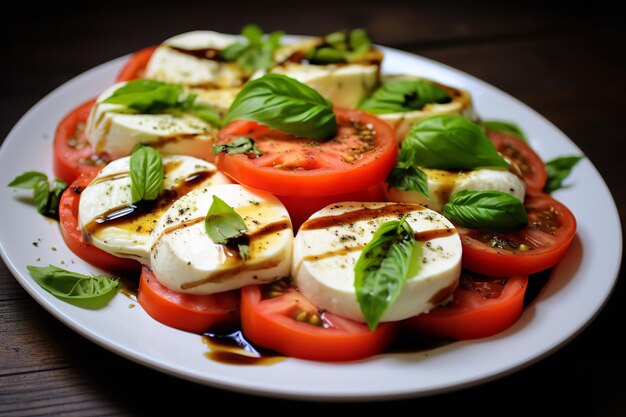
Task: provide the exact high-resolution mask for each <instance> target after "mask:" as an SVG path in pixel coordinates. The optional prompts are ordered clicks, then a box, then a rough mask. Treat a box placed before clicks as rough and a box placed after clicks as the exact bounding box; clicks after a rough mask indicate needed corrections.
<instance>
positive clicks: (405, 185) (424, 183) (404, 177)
mask: <svg viewBox="0 0 626 417" xmlns="http://www.w3.org/2000/svg"><path fill="white" fill-rule="evenodd" d="M387 184H389V186H390V187H393V188H397V189H398V190H404V191H417V192H418V193H421V194H423V195H424V196H425V197H428V196H429V193H428V177H427V176H426V173H425V172H424V171H422V170H421V169H419V168H418V167H415V166H410V167H406V168H399V167H397V166H396V167H394V168H393V169H392V170H391V172H390V173H389V175H388V176H387Z"/></svg>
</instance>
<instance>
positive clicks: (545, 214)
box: [457, 193, 576, 276]
mask: <svg viewBox="0 0 626 417" xmlns="http://www.w3.org/2000/svg"><path fill="white" fill-rule="evenodd" d="M524 206H525V207H526V212H527V213H528V226H527V227H526V228H525V229H523V230H521V231H519V232H514V233H506V234H502V233H494V232H490V231H485V230H475V229H466V228H464V227H459V226H457V230H458V231H459V235H460V237H461V243H462V244H463V266H464V267H465V268H467V269H469V270H471V271H475V272H478V273H481V274H486V275H491V276H512V275H529V274H533V273H535V272H539V271H543V270H545V269H547V268H550V267H551V266H553V265H555V264H556V263H557V262H559V260H560V259H561V258H562V257H563V255H564V254H565V252H566V251H567V248H568V247H569V245H570V243H571V242H572V239H573V237H574V235H575V234H576V218H575V217H574V215H573V214H572V212H571V211H570V210H569V209H568V208H567V207H565V206H564V205H563V204H561V203H559V202H558V201H557V200H555V199H554V198H552V197H550V196H549V195H547V194H543V193H534V194H528V195H527V196H526V200H525V202H524Z"/></svg>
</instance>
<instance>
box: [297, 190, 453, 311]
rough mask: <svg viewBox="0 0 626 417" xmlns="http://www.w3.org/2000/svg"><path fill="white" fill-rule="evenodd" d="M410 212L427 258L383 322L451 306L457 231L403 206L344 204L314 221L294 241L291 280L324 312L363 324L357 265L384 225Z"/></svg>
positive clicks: (432, 215) (319, 214)
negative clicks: (366, 246) (355, 280)
mask: <svg viewBox="0 0 626 417" xmlns="http://www.w3.org/2000/svg"><path fill="white" fill-rule="evenodd" d="M405 213H408V217H407V220H408V222H409V224H410V225H411V227H412V228H413V230H414V231H415V232H416V238H417V239H418V240H419V241H423V242H424V243H423V254H422V256H421V258H420V259H419V260H417V262H420V264H419V268H417V272H414V273H410V276H409V277H408V278H407V280H406V282H405V284H404V288H403V290H402V293H401V294H400V296H399V297H398V299H397V300H396V302H395V303H394V304H392V305H391V307H390V308H389V309H388V310H387V312H386V313H385V314H384V315H383V317H382V321H395V320H402V319H405V318H407V317H411V316H415V315H417V314H420V313H423V312H425V311H429V310H430V309H432V308H433V307H435V306H437V305H439V304H441V303H442V302H444V301H447V299H448V298H449V297H450V295H451V294H452V292H453V291H454V289H455V288H456V286H457V283H458V279H459V274H460V271H461V240H460V239H459V236H458V234H457V233H456V229H455V228H454V226H453V225H452V224H451V223H450V222H449V221H448V220H447V219H446V218H445V217H443V216H442V215H440V214H438V213H436V212H434V211H432V210H429V209H426V208H424V207H422V206H420V205H414V204H399V203H355V202H348V203H339V204H333V205H330V206H327V207H325V208H324V209H322V210H320V211H318V212H317V213H315V214H314V215H313V216H311V217H310V218H309V220H308V221H306V222H305V223H304V224H303V225H302V226H301V227H300V230H299V232H298V235H297V236H296V239H295V242H294V262H293V268H292V278H293V279H294V282H295V283H296V285H297V287H298V288H299V289H300V291H301V292H302V294H303V295H304V296H305V297H306V298H307V299H309V300H310V301H311V302H312V303H313V304H315V305H316V306H318V307H319V308H320V309H325V310H328V311H331V312H333V313H336V314H339V315H341V316H344V317H347V318H350V319H352V320H356V321H360V322H362V321H364V318H363V314H362V312H361V309H360V307H359V303H358V302H357V299H356V295H355V290H354V266H355V264H356V262H357V260H358V258H359V256H360V255H361V252H362V250H363V247H364V246H365V245H366V244H367V243H369V241H370V240H371V239H372V236H373V234H374V233H375V232H376V230H378V228H379V227H380V225H381V224H383V223H385V222H387V221H390V220H398V219H399V217H400V216H402V215H403V214H405Z"/></svg>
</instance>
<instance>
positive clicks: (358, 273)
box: [354, 215, 421, 331]
mask: <svg viewBox="0 0 626 417" xmlns="http://www.w3.org/2000/svg"><path fill="white" fill-rule="evenodd" d="M420 251H421V244H420V243H419V242H416V241H415V233H414V232H413V230H412V229H411V226H410V225H409V224H408V223H407V221H406V215H405V216H404V217H403V218H402V219H401V220H392V221H389V222H386V223H383V224H382V225H381V226H380V227H379V228H378V230H377V231H376V233H375V234H374V236H373V237H372V240H371V241H370V242H369V243H368V244H367V245H366V246H365V248H363V251H362V252H361V256H359V259H358V261H357V263H356V265H355V267H354V288H355V291H356V298H357V301H358V302H359V306H360V307H361V312H362V313H363V316H364V317H365V321H366V322H367V325H368V326H369V328H370V330H372V331H374V329H376V327H377V326H378V322H379V321H380V319H381V318H382V316H383V314H385V311H387V310H388V309H389V307H390V306H391V305H392V304H393V303H394V302H395V301H396V300H397V299H398V297H399V296H400V293H401V292H402V288H403V287H404V282H405V281H406V279H407V275H408V273H409V270H411V272H413V273H416V272H417V269H415V265H413V267H411V263H412V260H414V259H415V258H419V257H421V256H420V255H419V253H418V252H420ZM415 264H416V265H421V264H420V263H419V262H416V263H415Z"/></svg>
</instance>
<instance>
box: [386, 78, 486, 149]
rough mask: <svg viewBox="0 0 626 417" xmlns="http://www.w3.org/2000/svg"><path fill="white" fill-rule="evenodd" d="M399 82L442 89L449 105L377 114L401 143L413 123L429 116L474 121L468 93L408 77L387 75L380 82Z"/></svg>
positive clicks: (433, 105) (474, 115)
mask: <svg viewBox="0 0 626 417" xmlns="http://www.w3.org/2000/svg"><path fill="white" fill-rule="evenodd" d="M401 80H424V81H427V82H430V83H433V84H435V85H437V86H438V87H441V88H442V89H444V90H445V91H446V92H447V93H448V95H449V96H450V98H451V99H452V100H451V101H450V102H449V103H443V104H440V103H430V104H427V105H425V106H424V107H423V108H422V109H421V110H414V111H408V112H404V113H387V114H379V115H378V117H380V118H381V119H383V120H385V121H386V122H387V123H389V124H391V125H392V126H393V128H394V129H395V131H396V137H397V138H398V141H400V142H401V141H403V140H404V138H405V136H406V134H407V133H408V132H409V129H411V125H413V123H415V122H418V121H420V120H422V119H425V118H427V117H430V116H435V115H438V114H460V115H462V116H465V117H467V118H468V119H470V120H476V119H477V116H476V114H475V112H474V106H473V105H472V97H471V95H470V93H469V91H466V90H460V89H457V88H454V87H449V86H447V85H443V84H440V83H437V82H434V81H432V80H428V79H426V78H423V77H415V76H409V75H388V76H384V77H383V79H382V81H383V83H384V82H387V81H401Z"/></svg>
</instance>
